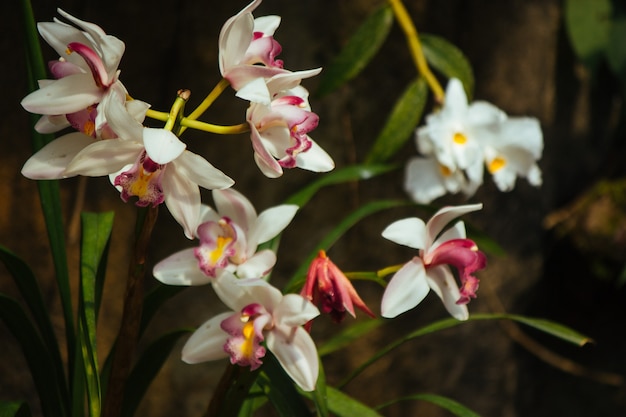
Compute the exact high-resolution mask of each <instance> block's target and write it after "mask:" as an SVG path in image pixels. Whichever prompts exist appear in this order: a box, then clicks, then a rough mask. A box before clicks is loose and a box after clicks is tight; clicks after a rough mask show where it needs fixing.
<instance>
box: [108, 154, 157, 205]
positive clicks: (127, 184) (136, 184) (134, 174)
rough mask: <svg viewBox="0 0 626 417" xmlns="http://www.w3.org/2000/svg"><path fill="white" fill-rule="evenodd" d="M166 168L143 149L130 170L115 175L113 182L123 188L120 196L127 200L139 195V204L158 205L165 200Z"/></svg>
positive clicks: (137, 203)
mask: <svg viewBox="0 0 626 417" xmlns="http://www.w3.org/2000/svg"><path fill="white" fill-rule="evenodd" d="M165 169H166V166H164V165H160V164H157V163H156V162H154V161H153V160H152V159H150V157H149V156H147V154H146V152H145V151H143V152H142V153H141V155H140V156H139V158H137V162H135V164H134V165H133V166H132V167H131V168H130V169H129V170H127V171H124V172H122V173H121V174H119V175H118V176H117V177H115V180H114V183H113V184H114V185H116V186H119V187H121V188H122V191H121V194H120V196H121V198H122V200H124V201H125V202H126V201H128V200H129V199H130V197H138V200H137V202H136V203H135V204H136V205H137V206H139V207H147V206H149V205H152V207H156V206H158V205H159V204H161V203H162V202H163V201H164V200H165V195H164V194H163V186H162V185H161V178H162V174H163V172H164V171H165Z"/></svg>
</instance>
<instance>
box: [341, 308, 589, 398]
mask: <svg viewBox="0 0 626 417" xmlns="http://www.w3.org/2000/svg"><path fill="white" fill-rule="evenodd" d="M481 320H513V321H517V322H519V323H523V324H525V325H527V326H530V327H533V328H535V329H537V330H540V331H542V332H545V333H547V334H550V335H552V336H554V337H557V338H559V339H561V340H564V341H566V342H569V343H573V344H576V345H578V346H583V345H585V344H587V343H589V342H591V339H590V338H589V337H587V336H585V335H583V334H581V333H579V332H577V331H575V330H573V329H571V328H569V327H567V326H564V325H562V324H559V323H555V322H553V321H550V320H545V319H538V318H533V317H525V316H520V315H516V314H472V315H470V317H469V319H468V320H467V321H459V320H456V319H454V318H448V319H443V320H438V321H435V322H433V323H430V324H428V325H426V326H424V327H421V328H419V329H417V330H415V331H412V332H411V333H408V334H407V335H405V336H404V337H401V338H400V339H397V340H395V341H394V342H392V343H390V344H388V345H387V346H385V347H384V348H382V349H381V350H379V351H378V352H376V353H375V354H374V355H372V357H370V358H369V359H368V360H366V361H365V362H364V363H362V364H361V365H360V366H359V367H358V368H356V369H355V370H354V371H353V372H352V373H351V374H350V375H348V376H347V377H346V378H345V379H344V380H343V381H341V383H340V384H339V387H340V388H341V387H343V386H345V385H346V384H347V383H348V382H350V381H351V380H353V379H354V378H355V377H356V376H357V375H359V374H360V373H361V372H363V371H364V370H365V369H366V368H367V367H368V366H370V365H371V364H373V363H374V362H376V361H377V360H378V359H380V358H382V357H383V356H385V355H386V354H388V353H389V352H391V351H392V350H394V349H395V348H397V347H398V346H400V345H402V344H403V343H405V342H407V341H409V340H413V339H416V338H418V337H420V336H424V335H427V334H430V333H434V332H437V331H440V330H445V329H449V328H451V327H456V326H459V325H461V324H464V323H469V322H472V321H481Z"/></svg>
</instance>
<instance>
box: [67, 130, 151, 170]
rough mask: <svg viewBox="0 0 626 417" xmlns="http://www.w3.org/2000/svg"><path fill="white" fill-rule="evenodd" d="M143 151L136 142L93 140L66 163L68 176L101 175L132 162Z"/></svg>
mask: <svg viewBox="0 0 626 417" xmlns="http://www.w3.org/2000/svg"><path fill="white" fill-rule="evenodd" d="M142 151H143V146H142V145H141V144H140V143H137V142H131V141H123V140H119V139H107V140H101V141H98V142H94V143H92V144H91V145H89V146H87V147H86V148H84V149H83V150H81V151H80V152H79V153H78V154H77V155H76V157H74V159H73V160H72V161H71V162H70V163H69V164H68V166H67V169H66V171H65V174H66V175H68V176H73V175H85V176H88V177H101V176H104V175H109V174H110V173H112V172H117V171H119V170H120V169H122V168H123V167H124V166H125V165H128V164H133V163H134V162H135V160H136V159H137V156H138V155H139V154H140V153H141V152H142Z"/></svg>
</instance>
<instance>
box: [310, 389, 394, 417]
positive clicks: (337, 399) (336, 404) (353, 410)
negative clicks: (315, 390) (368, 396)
mask: <svg viewBox="0 0 626 417" xmlns="http://www.w3.org/2000/svg"><path fill="white" fill-rule="evenodd" d="M305 394H306V395H307V396H308V397H311V393H305ZM327 397H328V408H329V409H330V412H331V413H332V414H333V415H334V416H337V417H355V416H358V417H382V415H381V414H379V413H378V412H377V411H376V410H374V409H373V408H370V407H368V406H366V405H365V404H363V403H362V402H360V401H357V400H355V399H354V398H352V397H350V396H349V395H347V394H344V393H343V392H341V391H339V390H338V389H336V388H333V387H331V386H328V387H327Z"/></svg>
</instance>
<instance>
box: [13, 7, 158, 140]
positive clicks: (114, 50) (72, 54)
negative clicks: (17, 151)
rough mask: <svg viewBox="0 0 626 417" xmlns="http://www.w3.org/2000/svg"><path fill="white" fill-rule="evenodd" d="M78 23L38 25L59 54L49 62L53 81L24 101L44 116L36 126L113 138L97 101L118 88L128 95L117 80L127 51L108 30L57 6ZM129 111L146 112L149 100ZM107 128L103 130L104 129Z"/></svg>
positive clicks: (60, 12)
mask: <svg viewBox="0 0 626 417" xmlns="http://www.w3.org/2000/svg"><path fill="white" fill-rule="evenodd" d="M57 11H58V12H59V14H60V15H61V16H63V17H64V18H65V19H67V20H68V21H69V22H70V23H72V24H73V25H75V26H72V25H69V24H66V23H63V22H61V21H59V20H57V19H55V21H54V22H40V23H38V25H37V28H38V29H39V33H40V34H41V36H42V37H43V38H44V39H45V40H46V42H48V44H50V46H52V48H54V50H55V51H56V52H57V53H58V54H59V56H60V58H59V59H58V60H56V61H52V62H50V64H49V68H50V71H51V73H52V75H53V77H54V78H55V79H54V80H41V81H40V82H39V85H40V88H39V90H36V91H34V92H32V93H31V94H29V95H28V96H26V97H25V98H24V99H23V100H22V103H21V104H22V106H23V107H24V108H25V109H26V110H28V111H30V112H31V113H38V114H42V115H44V116H43V117H42V118H41V119H40V120H39V122H38V123H37V125H36V127H35V128H36V130H37V131H39V132H41V133H51V132H56V131H59V130H61V129H63V128H65V127H68V126H70V125H71V126H72V127H74V128H75V129H76V130H78V131H79V132H82V133H85V134H86V135H88V136H92V137H94V138H95V137H101V135H102V136H104V137H107V135H108V137H110V133H109V132H107V130H106V124H105V122H106V121H105V119H104V116H103V114H102V112H101V111H99V109H98V107H99V106H98V104H99V103H101V102H102V101H103V98H104V97H105V96H106V95H108V94H110V92H111V91H116V92H117V94H119V95H121V96H122V97H124V98H125V97H126V95H127V91H126V88H125V87H124V86H123V85H122V83H121V82H120V81H119V80H118V76H119V70H118V66H119V63H120V60H121V58H122V55H123V53H124V48H125V46H124V43H123V42H122V41H121V40H119V39H118V38H116V37H114V36H111V35H107V34H106V33H105V32H104V31H103V30H102V29H101V28H100V27H99V26H97V25H95V24H93V23H89V22H85V21H82V20H79V19H77V18H75V17H73V16H72V15H70V14H68V13H66V12H64V11H63V10H61V9H57ZM135 106H138V108H137V109H136V110H134V109H131V110H130V111H131V112H133V113H134V112H135V111H139V112H141V111H142V109H141V108H142V107H143V111H144V113H145V110H146V109H147V105H146V104H145V103H143V102H140V101H135V102H134V103H133V104H132V105H131V107H135ZM103 130H104V132H102V131H103Z"/></svg>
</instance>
